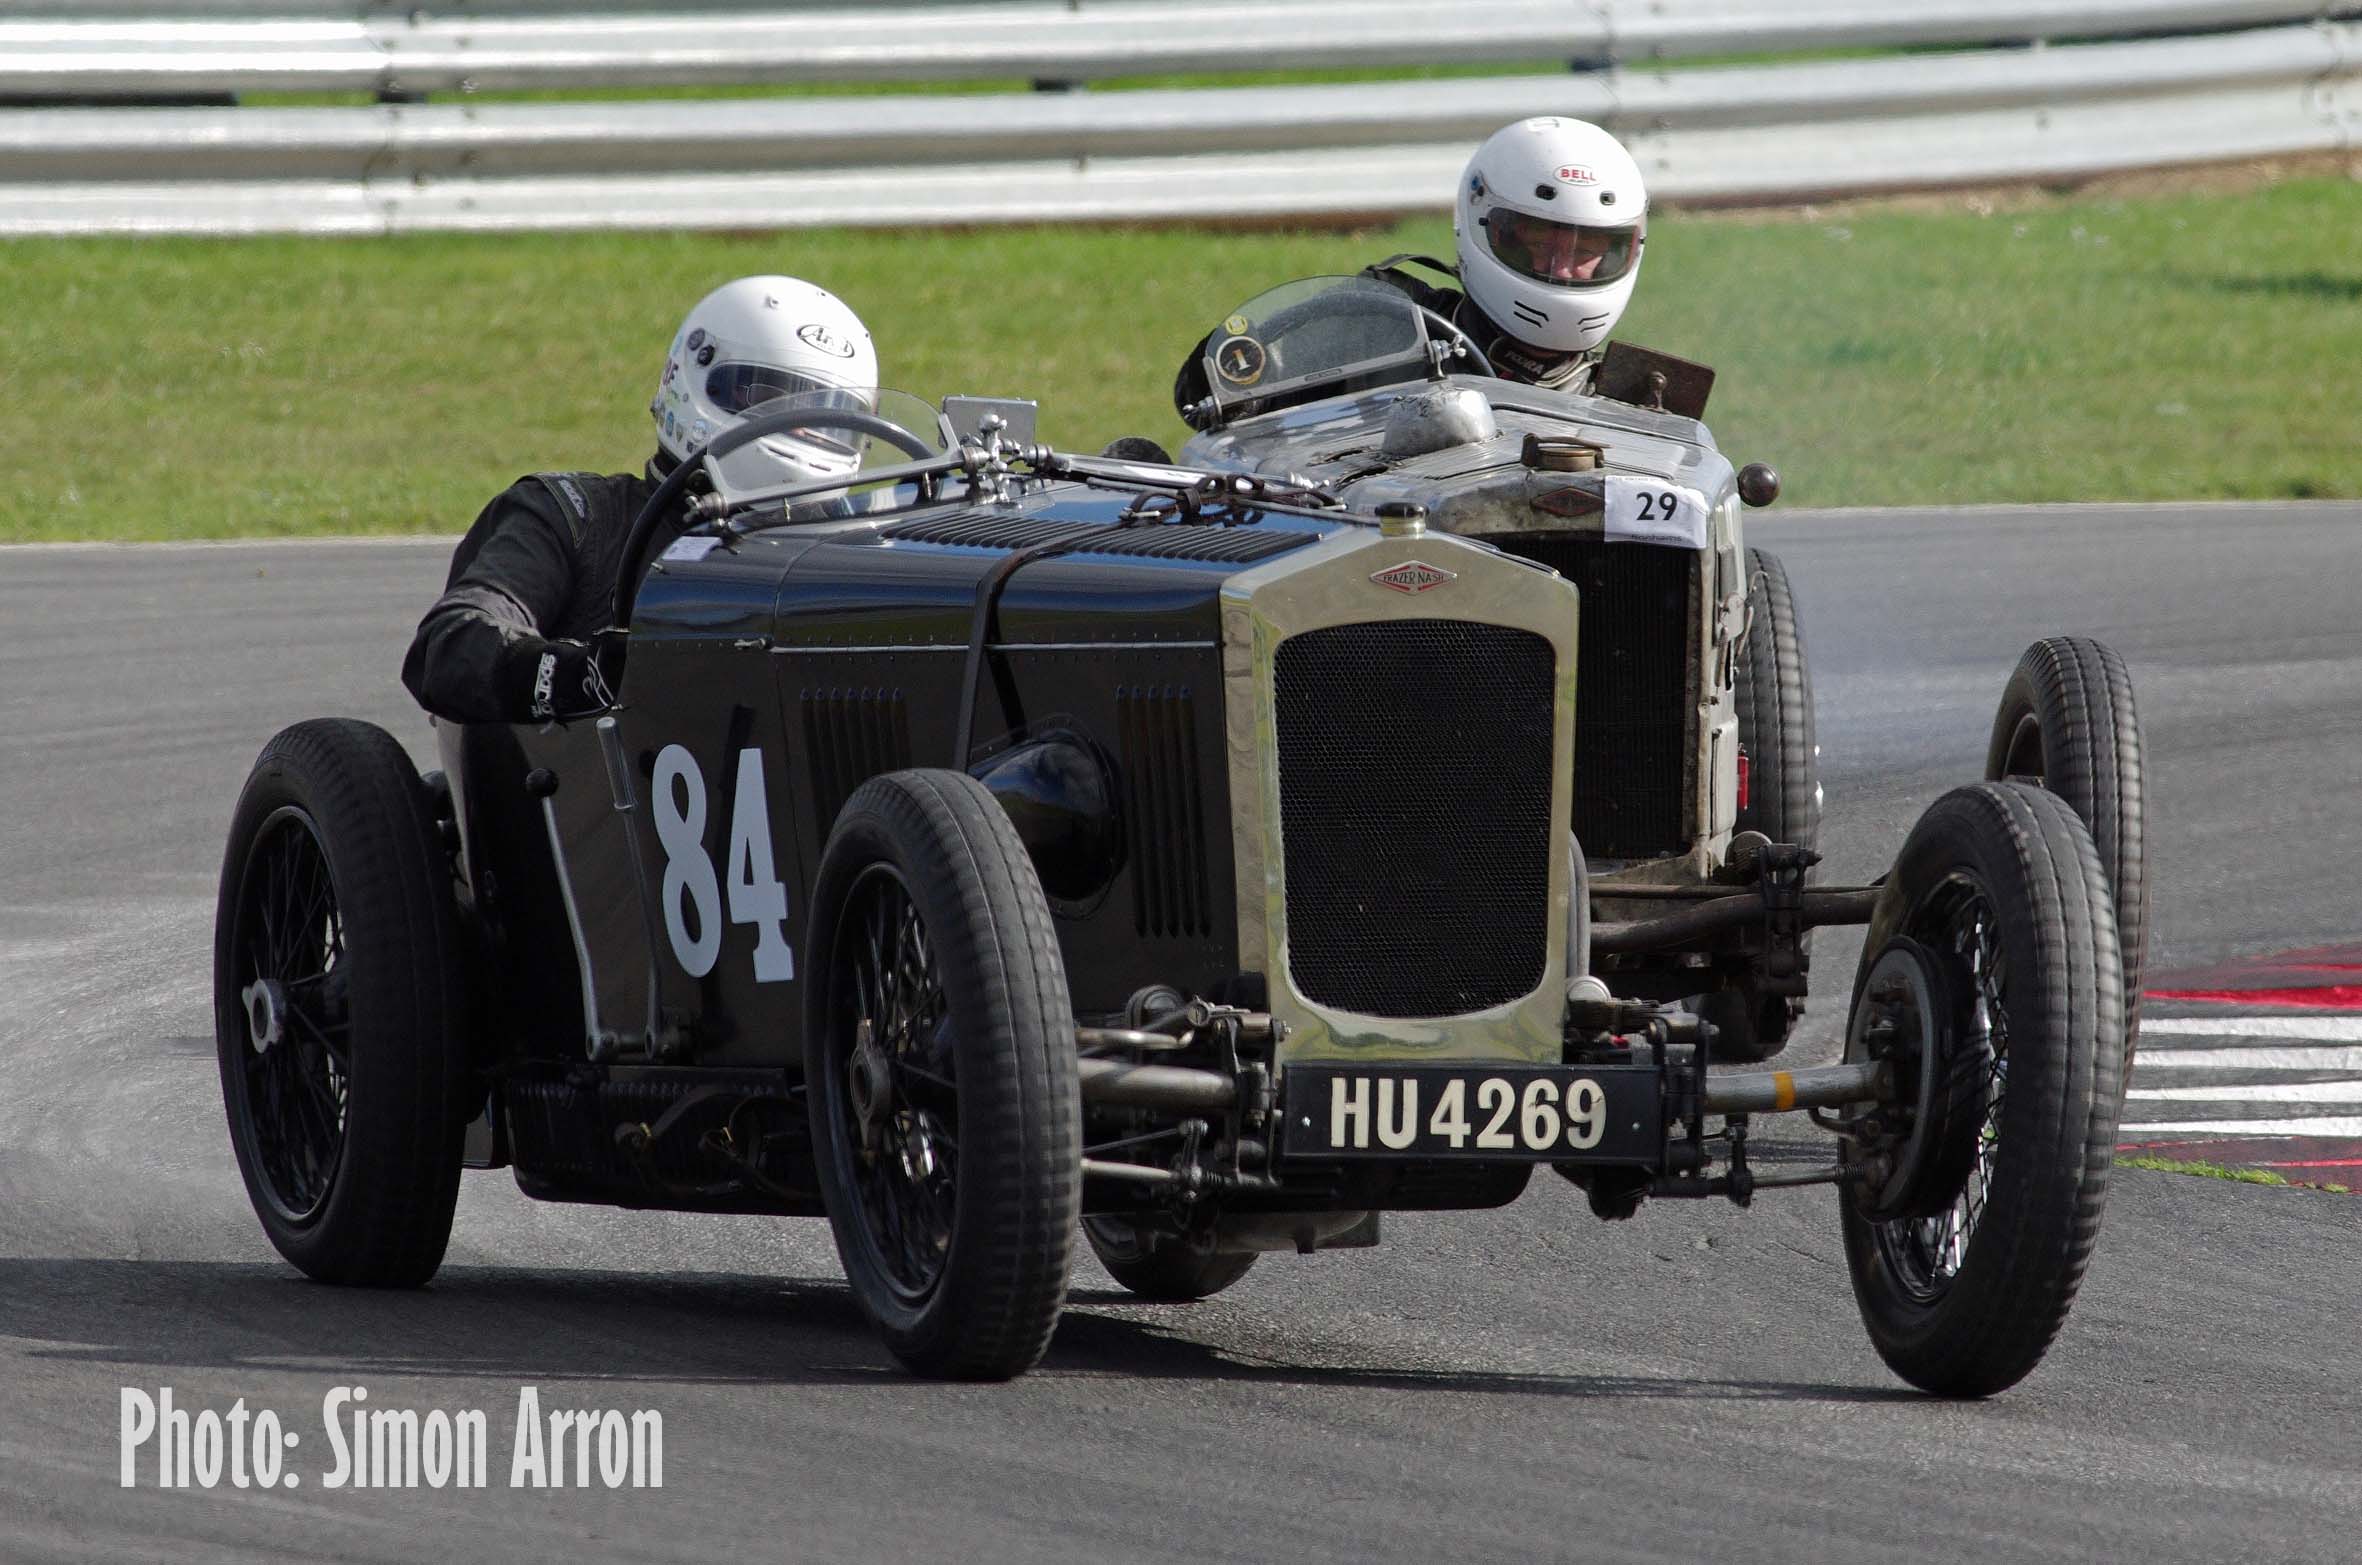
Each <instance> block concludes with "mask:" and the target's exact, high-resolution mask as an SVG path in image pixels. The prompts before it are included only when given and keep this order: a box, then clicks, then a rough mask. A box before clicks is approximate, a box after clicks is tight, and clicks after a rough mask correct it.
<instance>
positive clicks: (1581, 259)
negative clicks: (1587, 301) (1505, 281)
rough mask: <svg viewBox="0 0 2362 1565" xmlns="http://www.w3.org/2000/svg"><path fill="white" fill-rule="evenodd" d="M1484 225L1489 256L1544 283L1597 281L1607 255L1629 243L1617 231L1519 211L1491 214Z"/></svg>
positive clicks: (1605, 263)
mask: <svg viewBox="0 0 2362 1565" xmlns="http://www.w3.org/2000/svg"><path fill="white" fill-rule="evenodd" d="M1485 221H1486V231H1487V232H1488V233H1489V234H1490V235H1491V237H1492V241H1493V253H1494V254H1495V255H1498V256H1499V257H1500V258H1501V260H1502V261H1503V262H1504V263H1506V264H1507V265H1510V266H1513V267H1515V268H1516V269H1517V270H1519V271H1521V272H1523V273H1525V274H1526V275H1527V276H1528V277H1538V278H1540V279H1541V280H1542V281H1544V282H1552V283H1587V282H1594V281H1599V280H1601V278H1602V272H1601V268H1602V267H1605V266H1607V265H1608V264H1609V258H1610V256H1611V255H1614V254H1617V253H1618V252H1620V251H1621V250H1622V249H1623V248H1624V247H1625V246H1627V245H1628V244H1629V243H1630V236H1629V235H1628V234H1627V233H1625V232H1623V231H1621V230H1612V229H1596V228H1593V229H1585V228H1575V227H1572V226H1570V225H1568V224H1565V223H1554V222H1552V221H1550V220H1549V219H1548V218H1544V217H1534V216H1531V215H1530V214H1528V213H1524V212H1511V211H1496V212H1494V213H1493V214H1492V215H1491V216H1490V217H1488V218H1487V219H1486V220H1485Z"/></svg>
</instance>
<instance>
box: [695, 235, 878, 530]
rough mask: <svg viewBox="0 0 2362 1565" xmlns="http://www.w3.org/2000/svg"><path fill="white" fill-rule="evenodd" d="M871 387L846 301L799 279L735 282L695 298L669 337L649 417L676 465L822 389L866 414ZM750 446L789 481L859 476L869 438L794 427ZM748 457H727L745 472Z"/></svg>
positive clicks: (870, 359)
mask: <svg viewBox="0 0 2362 1565" xmlns="http://www.w3.org/2000/svg"><path fill="white" fill-rule="evenodd" d="M877 383H878V355H877V349H876V348H874V347H873V346H871V344H870V340H869V328H868V327H866V326H864V325H862V324H861V317H860V316H858V315H855V314H854V313H853V311H852V310H851V308H849V307H848V306H847V305H846V303H845V301H844V300H842V299H839V298H838V297H837V296H836V295H835V294H833V293H830V292H829V291H828V290H827V289H825V288H819V287H815V286H814V285H812V284H811V283H808V282H804V281H803V280H801V279H800V278H794V277H741V278H739V279H738V280H737V281H736V282H729V283H724V284H722V286H721V287H719V288H716V289H715V290H714V291H713V292H712V293H709V294H707V295H706V296H705V297H704V298H702V299H700V300H698V301H697V305H696V308H694V309H692V310H691V311H690V312H689V314H688V316H687V317H686V318H685V319H684V320H683V321H682V322H681V329H680V330H679V331H677V332H675V333H673V345H672V352H671V353H669V354H667V355H666V356H665V361H664V378H663V379H661V380H659V381H658V382H657V383H656V396H655V398H654V400H652V401H651V402H650V403H649V404H648V411H649V412H650V413H652V414H654V415H655V418H656V443H657V445H658V446H659V447H661V448H662V449H663V450H664V452H665V453H666V454H667V455H669V456H671V457H672V458H674V459H675V460H676V461H677V460H679V459H681V458H683V457H686V456H688V455H689V453H690V452H692V451H695V450H697V449H699V448H700V447H702V446H704V445H705V444H707V443H708V442H709V441H711V440H712V439H713V438H714V437H715V436H716V435H719V434H720V433H721V432H722V431H723V430H725V429H728V428H729V427H730V426H731V425H733V424H736V423H737V422H738V421H739V419H740V418H741V417H742V416H743V415H744V414H745V412H746V410H747V409H749V408H751V407H755V406H758V405H759V404H761V403H765V402H769V401H771V400H772V399H774V398H776V397H784V396H787V395H788V394H790V393H791V392H812V393H819V394H820V396H819V397H818V398H817V399H816V400H819V401H821V402H822V404H823V405H842V406H844V407H848V408H854V409H858V410H862V411H867V410H869V409H871V408H873V407H874V406H875V404H876V395H875V393H876V388H877ZM756 445H757V446H758V447H759V449H760V450H761V451H762V452H763V453H764V454H765V455H766V456H768V457H769V458H770V459H771V461H772V463H773V465H775V466H776V467H777V469H778V477H777V480H776V481H778V482H782V483H787V482H794V481H796V480H798V479H804V478H833V477H835V476H837V475H838V474H840V473H850V472H853V471H855V470H857V469H858V468H859V467H860V466H861V452H862V448H863V446H864V445H865V442H864V441H863V440H862V438H861V437H860V436H858V435H856V434H853V433H851V432H849V431H845V430H790V431H787V432H785V433H782V434H777V435H766V436H764V437H763V438H762V439H761V440H760V441H758V442H756ZM752 454H753V453H751V452H749V453H747V454H746V455H745V456H734V457H733V458H732V459H731V460H732V462H733V464H735V465H737V466H738V468H739V470H740V472H741V473H745V472H746V471H747V468H746V463H747V461H748V458H749V457H751V456H752ZM742 481H744V480H742Z"/></svg>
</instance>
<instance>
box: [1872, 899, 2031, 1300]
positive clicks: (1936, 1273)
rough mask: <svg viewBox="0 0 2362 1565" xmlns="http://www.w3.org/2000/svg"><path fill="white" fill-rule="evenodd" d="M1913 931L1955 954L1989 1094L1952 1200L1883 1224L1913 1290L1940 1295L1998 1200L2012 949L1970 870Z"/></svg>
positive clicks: (1965, 1040)
mask: <svg viewBox="0 0 2362 1565" xmlns="http://www.w3.org/2000/svg"><path fill="white" fill-rule="evenodd" d="M1911 933H1913V934H1914V935H1916V936H1918V937H1919V938H1920V939H1921V940H1923V941H1924V942H1925V943H1926V944H1927V945H1929V946H1930V947H1932V948H1933V949H1934V950H1936V951H1937V952H1939V953H1941V954H1942V955H1944V956H1947V957H1948V958H1950V960H1951V963H1952V970H1953V976H1954V979H1955V982H1956V984H1957V986H1958V987H1957V988H1956V989H1955V991H1954V992H1955V993H1957V994H1959V995H1961V996H1963V997H1964V998H1963V1001H1962V1003H1961V1004H1960V1007H1959V1012H1960V1014H1959V1015H1958V1017H1957V1018H1956V1022H1955V1025H1956V1026H1957V1027H1958V1029H1959V1036H1958V1037H1957V1038H1956V1039H1955V1040H1954V1047H1955V1048H1956V1049H1958V1050H1960V1051H1961V1052H1962V1054H1963V1055H1964V1056H1965V1057H1967V1058H1969V1059H1970V1061H1971V1064H1970V1068H1971V1069H1972V1070H1974V1071H1975V1073H1976V1075H1977V1077H1978V1083H1977V1091H1978V1092H1979V1093H1980V1095H1981V1096H1982V1098H1983V1111H1982V1114H1981V1115H1980V1118H1979V1123H1978V1126H1977V1130H1976V1153H1975V1160H1974V1162H1972V1163H1971V1164H1970V1166H1969V1169H1968V1177H1967V1180H1966V1182H1965V1183H1964V1184H1963V1185H1962V1186H1961V1189H1960V1193H1959V1194H1958V1195H1957V1196H1956V1197H1954V1198H1953V1201H1952V1204H1951V1205H1950V1206H1949V1207H1947V1208H1946V1209H1945V1210H1944V1211H1942V1212H1940V1213H1937V1214H1936V1215H1934V1216H1932V1217H1916V1218H1898V1219H1895V1220H1893V1221H1890V1222H1883V1223H1880V1224H1879V1225H1878V1230H1877V1232H1878V1243H1879V1246H1880V1248H1881V1249H1882V1250H1883V1251H1884V1252H1885V1255H1886V1260H1887V1264H1888V1265H1889V1266H1890V1267H1892V1268H1893V1269H1894V1273H1895V1276H1896V1278H1897V1279H1898V1280H1899V1281H1900V1282H1901V1283H1902V1285H1903V1287H1904V1288H1905V1290H1907V1291H1908V1292H1909V1293H1910V1295H1911V1296H1912V1297H1913V1298H1915V1299H1918V1300H1920V1301H1921V1302H1923V1303H1932V1302H1934V1301H1935V1300H1936V1299H1938V1298H1940V1297H1942V1296H1943V1294H1944V1292H1945V1290H1946V1289H1948V1288H1949V1287H1950V1286H1951V1285H1952V1282H1953V1279H1955V1278H1957V1277H1958V1276H1959V1275H1960V1269H1961V1267H1962V1265H1963V1264H1964V1263H1965V1262H1966V1261H1967V1259H1968V1244H1969V1240H1970V1238H1971V1237H1972V1236H1973V1235H1974V1234H1975V1232H1976V1229H1977V1225H1978V1223H1979V1222H1981V1221H1982V1220H1983V1218H1984V1216H1985V1212H1986V1210H1987V1208H1988V1206H1989V1205H1990V1204H1991V1202H1990V1197H1991V1193H1992V1188H1993V1171H1994V1166H1995V1161H1996V1158H1997V1155H1998V1153H1999V1150H2000V1145H2001V1133H2002V1107H2003V1103H2004V1100H2005V1098H2006V1096H2007V1093H2008V1086H2009V1008H2008V1006H2007V1005H2006V1004H2005V1003H2004V1001H2003V998H2002V996H2003V994H2004V992H2005V991H2006V987H2007V982H2008V962H2009V957H2008V955H2007V953H2006V952H2004V951H2003V950H2002V949H2001V945H2000V942H1999V940H1998V939H1997V938H1996V934H1995V929H1994V916H1993V907H1992V903H1991V901H1990V900H1989V899H1988V898H1987V897H1986V895H1985V893H1984V891H1983V890H1982V889H1981V888H1980V887H1979V886H1977V884H1976V883H1975V882H1974V881H1973V880H1971V879H1969V878H1968V877H1967V876H1965V875H1961V876H1956V877H1954V878H1953V879H1952V880H1951V881H1949V882H1947V883H1946V885H1945V886H1944V888H1943V889H1942V891H1941V892H1940V893H1939V894H1938V895H1937V896H1936V897H1935V898H1934V899H1933V900H1932V902H1931V904H1930V905H1929V906H1928V907H1927V908H1926V909H1924V910H1923V914H1922V916H1921V917H1920V918H1919V919H1918V920H1916V921H1915V925H1914V927H1913V929H1912V930H1911Z"/></svg>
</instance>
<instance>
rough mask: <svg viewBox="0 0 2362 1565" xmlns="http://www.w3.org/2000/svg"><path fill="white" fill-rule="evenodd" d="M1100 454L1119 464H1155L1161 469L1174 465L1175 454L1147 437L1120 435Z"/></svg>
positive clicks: (1100, 451)
mask: <svg viewBox="0 0 2362 1565" xmlns="http://www.w3.org/2000/svg"><path fill="white" fill-rule="evenodd" d="M1099 454H1100V455H1101V456H1105V457H1113V458H1115V459H1116V460H1117V461H1119V462H1154V463H1156V464H1157V465H1158V466H1159V467H1171V466H1172V465H1173V453H1172V452H1170V451H1167V450H1166V449H1165V448H1164V447H1163V446H1161V445H1159V444H1158V443H1157V442H1155V441H1153V440H1151V439H1149V438H1148V437H1147V436H1146V435H1119V436H1117V437H1116V438H1115V439H1113V440H1110V441H1109V442H1107V444H1106V445H1104V446H1102V447H1100V448H1099Z"/></svg>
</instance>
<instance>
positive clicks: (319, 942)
mask: <svg viewBox="0 0 2362 1565" xmlns="http://www.w3.org/2000/svg"><path fill="white" fill-rule="evenodd" d="M464 993H465V989H464V984H463V976H462V969H461V959H460V948H459V937H458V933H457V918H456V915H455V913H454V911H453V908H452V902H451V880H450V871H449V868H448V866H447V864H446V861H445V859H444V856H443V851H442V847H441V844H440V841H439V840H438V838H437V835H436V829H435V825H434V821H433V814H432V810H431V808H430V803H429V799H428V794H427V789H426V785H425V784H424V783H422V782H421V781H420V780H419V776H418V772H417V770H416V769H415V768H413V767H412V766H411V764H410V758H409V756H408V755H407V754H405V753H404V752H403V750H402V747H401V745H400V744H398V743H396V742H395V740H394V738H393V736H392V735H391V734H388V733H387V732H386V731H385V730H384V729H382V728H378V727H375V726H373V725H371V724H368V723H358V722H350V721H341V720H339V721H321V722H310V723H298V724H297V725H296V726H294V727H293V728H289V729H287V730H285V731H284V732H282V733H280V734H279V735H278V736H277V737H276V738H274V739H272V740H271V742H270V743H269V744H268V745H265V746H264V747H263V752H262V755H261V756H260V757H259V758H258V759H257V760H256V761H255V763H254V771H253V772H252V774H251V775H250V776H249V777H248V778H247V780H246V788H245V791H244V792H243V793H242V794H241V795H240V796H239V798H238V806H237V810H236V812H235V813H234V814H233V816H232V818H231V822H230V840H229V848H228V851H227V852H226V854H225V855H224V857H223V860H222V870H221V898H220V902H219V904H218V907H217V909H216V911H215V915H214V923H213V1010H214V1038H215V1045H216V1049H217V1052H218V1054H219V1057H220V1063H221V1085H222V1098H223V1102H224V1104H225V1106H226V1107H227V1109H228V1111H229V1122H230V1143H231V1146H232V1147H233V1149H234V1150H235V1151H236V1153H237V1158H238V1171H239V1173H240V1174H241V1175H243V1176H244V1178H245V1181H246V1192H247V1195H248V1196H249V1198H251V1200H252V1201H253V1203H254V1210H255V1214H256V1215H257V1216H258V1217H260V1218H261V1219H262V1225H263V1230H264V1232H265V1233H267V1234H268V1235H269V1236H270V1240H271V1243H272V1244H274V1245H275V1246H277V1247H278V1250H279V1253H280V1254H282V1255H284V1256H286V1257H287V1259H288V1260H290V1261H292V1262H293V1263H294V1264H295V1265H296V1266H298V1267H300V1268H301V1269H302V1270H303V1271H304V1272H305V1273H306V1274H307V1275H309V1276H311V1277H314V1278H317V1279H319V1280H320V1281H323V1282H340V1283H356V1284H362V1285H368V1286H376V1287H414V1286H416V1285H418V1284H420V1283H423V1282H425V1281H426V1280H427V1279H428V1278H430V1277H432V1276H433V1275H434V1274H435V1270H436V1268H437V1267H438V1266H440V1265H441V1264H442V1260H443V1249H444V1246H445V1245H446V1244H447V1243H448V1242H449V1240H450V1237H451V1214H452V1210H453V1206H454V1204H455V1203H456V1202H457V1200H458V1198H459V1173H460V1148H461V1138H462V1135H463V1133H464V1124H463V1122H464V1120H465V1119H466V1109H465V1106H464V1105H465V1101H466V1098H467V1095H468V1083H469V1073H468V1063H467V1050H466V1046H465V1042H464V1039H465V1030H464V1029H465V1005H464V1000H463V995H464Z"/></svg>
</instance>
